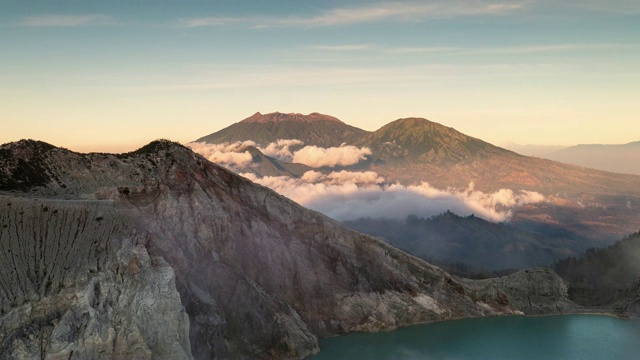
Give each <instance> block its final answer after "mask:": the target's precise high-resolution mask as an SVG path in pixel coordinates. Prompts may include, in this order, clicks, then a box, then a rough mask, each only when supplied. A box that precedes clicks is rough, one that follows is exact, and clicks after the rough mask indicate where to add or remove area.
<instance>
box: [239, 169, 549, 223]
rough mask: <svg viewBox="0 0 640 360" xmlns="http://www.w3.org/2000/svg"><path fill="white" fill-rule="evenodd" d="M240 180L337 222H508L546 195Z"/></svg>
mask: <svg viewBox="0 0 640 360" xmlns="http://www.w3.org/2000/svg"><path fill="white" fill-rule="evenodd" d="M336 174H337V175H336ZM364 174H367V175H362V176H364V177H371V176H372V175H371V174H374V175H373V176H374V177H377V174H376V173H374V172H367V173H364ZM242 175H243V176H245V177H247V178H248V179H250V180H252V181H254V182H257V183H259V184H261V185H264V186H267V187H269V188H271V189H273V190H275V191H276V192H278V193H280V194H282V195H284V196H287V197H289V198H290V199H292V200H294V201H296V202H298V203H299V204H301V205H303V206H306V207H308V208H311V209H314V210H316V211H319V212H322V213H324V214H325V215H327V216H329V217H332V218H334V219H336V220H340V221H345V220H355V219H358V218H363V217H371V218H397V219H404V218H406V217H407V216H409V215H416V216H420V217H430V216H434V215H437V214H440V213H442V212H444V211H446V210H450V211H452V212H454V213H456V214H458V215H461V216H467V215H471V214H475V215H476V216H479V217H481V218H483V219H486V220H489V221H495V222H501V221H508V220H509V219H510V218H511V216H512V214H513V209H514V208H515V207H518V206H521V205H524V204H528V203H536V202H541V201H545V198H544V196H543V195H542V194H539V193H536V192H529V191H520V192H518V193H515V192H514V191H512V190H510V189H502V190H499V191H497V192H494V193H484V192H481V191H478V190H475V189H474V188H473V184H470V185H469V187H468V188H467V189H464V190H455V189H447V190H440V189H436V188H434V187H432V186H431V185H429V184H428V183H426V182H423V183H422V184H420V185H414V186H403V185H400V184H392V185H385V184H382V183H381V182H379V181H377V180H374V181H371V182H366V183H360V184H358V178H359V176H358V175H354V173H348V174H340V173H335V172H334V173H331V174H328V175H323V174H320V173H318V172H307V173H305V174H304V175H303V177H302V178H301V179H295V178H290V177H286V176H280V177H274V176H266V177H262V178H259V177H257V176H255V175H253V174H242Z"/></svg>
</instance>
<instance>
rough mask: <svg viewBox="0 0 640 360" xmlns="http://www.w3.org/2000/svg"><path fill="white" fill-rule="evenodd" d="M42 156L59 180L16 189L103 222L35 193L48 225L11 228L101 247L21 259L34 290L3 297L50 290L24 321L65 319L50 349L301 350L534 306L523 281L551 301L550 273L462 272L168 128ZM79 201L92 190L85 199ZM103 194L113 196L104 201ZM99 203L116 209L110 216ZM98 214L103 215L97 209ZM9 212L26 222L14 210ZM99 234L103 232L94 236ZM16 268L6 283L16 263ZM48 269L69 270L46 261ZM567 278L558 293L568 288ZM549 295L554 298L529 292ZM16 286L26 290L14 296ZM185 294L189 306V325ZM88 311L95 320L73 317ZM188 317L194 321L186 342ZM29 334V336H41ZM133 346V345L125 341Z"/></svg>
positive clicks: (263, 353) (264, 353)
mask: <svg viewBox="0 0 640 360" xmlns="http://www.w3.org/2000/svg"><path fill="white" fill-rule="evenodd" d="M29 146H30V144H29V143H26V144H24V143H23V144H19V146H17V145H14V146H13V147H11V146H9V147H7V148H5V149H3V151H5V152H7V151H9V152H11V151H13V152H16V151H18V150H19V151H20V152H21V153H23V154H26V155H25V156H27V157H28V156H29ZM16 149H17V150H16ZM40 156H41V157H42V158H41V161H40V163H41V164H43V165H42V166H43V168H44V169H45V170H46V171H47V174H48V177H49V178H50V179H51V180H50V181H49V182H48V183H46V185H37V186H32V187H29V188H28V192H26V193H25V192H22V190H24V189H21V190H19V191H14V192H12V193H11V196H12V197H13V198H14V199H15V198H18V197H34V196H39V197H46V198H55V199H67V200H66V201H64V202H63V203H64V204H65V206H67V205H66V204H72V205H68V206H72V207H73V206H76V207H77V210H73V211H77V212H79V213H69V214H68V219H69V221H70V223H71V224H75V222H74V221H76V220H77V219H87V220H86V221H84V222H82V223H83V224H85V223H86V224H88V226H89V227H88V228H87V229H93V228H95V230H91V232H87V236H86V237H83V236H84V235H83V234H84V232H79V233H78V234H77V236H76V234H75V232H73V231H57V230H52V229H56V228H57V227H59V226H60V225H59V223H60V220H55V219H54V218H48V217H47V218H44V217H42V216H43V215H42V214H41V212H42V209H41V208H40V209H39V210H37V209H36V208H37V206H36V205H29V206H32V207H33V208H34V210H32V212H33V213H34V214H36V213H37V214H39V215H37V216H39V217H36V215H34V218H33V220H32V221H31V222H32V223H34V224H39V225H38V226H36V227H35V228H38V229H45V230H38V231H39V232H33V233H29V232H28V231H27V232H23V233H21V234H22V235H20V234H18V232H17V230H16V234H15V235H4V234H5V233H4V232H3V237H2V244H5V239H9V238H10V239H14V238H16V239H23V238H29V239H33V241H35V242H36V243H37V242H38V241H42V240H39V239H42V237H41V235H39V234H42V233H48V232H51V233H54V234H57V235H55V236H54V235H52V236H53V238H50V237H45V240H44V242H43V243H44V244H46V245H42V246H40V245H36V246H35V247H34V248H35V249H40V248H43V249H44V248H47V249H48V248H49V247H52V246H58V247H60V248H61V249H62V248H64V249H68V250H65V251H69V252H71V253H72V254H75V252H81V251H84V252H83V254H84V253H87V254H89V255H87V259H88V260H86V261H85V258H84V257H82V258H81V259H82V260H81V261H79V262H78V264H68V261H67V262H65V261H66V260H65V261H62V262H61V264H67V265H64V266H63V267H62V269H63V270H64V269H66V268H67V267H69V269H71V268H73V269H74V270H73V274H78V275H70V274H69V273H68V272H69V271H71V270H69V269H67V270H65V271H67V272H65V271H63V270H56V269H57V268H55V269H54V270H51V271H47V272H46V274H45V272H42V271H41V270H38V269H41V268H43V267H42V266H44V268H47V266H48V265H47V264H48V262H47V261H48V260H47V258H46V257H45V258H43V259H44V260H42V261H41V260H34V261H35V263H34V264H44V265H38V266H36V265H34V266H33V268H32V267H23V268H24V269H27V270H21V271H27V273H28V274H32V273H33V274H36V275H37V276H35V277H33V276H28V278H27V279H25V280H24V281H23V282H24V283H25V284H26V285H24V286H22V285H21V286H22V287H24V290H21V291H22V292H23V293H24V294H26V295H19V296H18V295H13V293H7V294H9V295H3V296H5V297H6V298H7V299H8V300H3V303H2V307H3V309H6V310H3V311H5V312H4V313H3V315H2V316H3V317H6V316H8V315H9V314H11V313H15V312H16V311H18V309H21V308H22V307H23V306H25V304H27V303H28V304H31V306H34V305H33V304H36V303H38V304H39V303H43V301H45V300H47V299H51V300H50V301H51V302H52V304H50V305H46V304H48V303H46V302H45V303H43V304H45V305H46V308H47V309H51V310H47V311H48V312H46V313H47V314H50V315H47V316H48V317H46V318H45V320H42V321H40V320H34V319H40V318H38V317H35V316H33V315H30V316H27V315H25V316H24V319H25V320H24V321H25V322H24V323H18V324H22V325H18V326H17V328H21V329H31V328H33V329H34V330H33V331H41V329H48V327H53V328H52V329H51V335H49V338H51V339H53V340H52V342H53V343H55V344H59V345H55V346H49V347H48V348H47V349H46V351H47V352H48V353H50V354H65V355H68V354H70V353H71V350H70V349H74V350H73V351H74V354H76V351H78V353H82V354H91V353H92V351H93V354H102V353H103V352H104V351H107V350H105V349H106V348H107V347H108V345H109V344H111V345H113V347H111V348H110V349H114V348H115V349H119V350H117V351H118V352H116V353H115V354H120V353H119V351H125V350H124V349H125V348H126V349H132V350H130V351H134V352H131V353H122V354H123V356H124V355H126V356H127V357H128V356H132V357H133V356H141V357H143V358H144V357H147V356H149V355H151V356H154V357H155V356H160V355H158V354H167V353H171V354H177V355H176V358H179V357H180V356H183V355H184V356H185V357H188V356H189V353H188V351H187V350H188V345H187V344H189V343H190V346H191V350H192V354H193V356H194V357H195V358H199V359H211V358H265V359H268V358H285V359H288V358H291V359H295V358H303V357H306V356H309V355H311V354H314V353H316V352H317V351H319V349H318V342H317V339H318V337H324V336H330V335H336V334H341V333H346V332H350V331H379V330H391V329H395V328H397V327H399V326H403V325H409V324H415V323H421V322H432V321H441V320H447V319H459V318H467V317H479V316H490V315H491V316H493V315H500V314H516V313H520V311H525V310H527V308H526V306H528V304H529V303H528V302H523V301H522V299H524V298H523V295H522V294H527V296H528V299H530V300H531V307H532V309H533V308H535V307H536V306H538V305H537V304H538V303H537V301H538V300H541V301H542V300H544V299H546V297H545V296H546V295H544V294H546V292H545V291H546V290H545V289H543V288H541V287H540V286H542V285H540V286H539V285H536V281H537V280H541V281H542V280H544V281H546V280H547V279H546V278H544V279H543V277H539V278H531V279H530V278H528V277H527V276H523V278H522V279H518V280H517V281H515V282H514V283H511V282H509V281H508V280H501V279H499V280H495V281H494V282H486V281H485V282H482V281H480V282H475V281H471V280H463V279H458V278H454V277H452V276H450V275H449V274H447V273H446V272H444V271H442V270H441V269H440V268H437V267H435V266H432V265H430V264H428V263H426V262H424V261H422V260H419V259H417V258H415V257H413V256H410V255H408V254H406V253H403V252H401V251H399V250H397V249H395V248H393V247H391V246H389V245H387V244H385V243H383V242H381V241H379V240H377V239H374V238H372V237H369V236H365V235H363V234H359V233H356V232H354V231H350V230H347V229H345V228H343V227H342V226H340V225H339V224H338V223H336V222H335V221H333V220H331V219H329V218H327V217H325V216H323V215H321V214H319V213H317V212H314V211H310V210H307V209H305V208H303V207H301V206H299V205H297V204H296V203H294V202H292V201H290V200H288V199H286V198H284V197H282V196H280V195H278V194H276V193H275V192H273V191H271V190H269V189H267V188H264V187H262V186H259V185H256V184H253V183H251V182H250V181H248V180H246V179H244V178H242V177H239V176H237V175H235V174H232V173H230V172H229V171H227V170H225V169H223V168H221V167H219V166H217V165H215V164H212V163H210V162H208V161H207V160H205V159H204V158H202V157H201V156H199V155H197V154H194V153H193V152H191V151H190V150H188V149H186V148H184V147H182V146H180V145H177V144H173V143H170V142H166V141H160V142H154V143H151V144H149V145H147V146H145V147H144V148H142V149H140V150H138V151H136V152H134V153H129V154H123V155H118V156H116V155H108V154H87V155H83V154H76V153H71V152H68V151H65V150H63V149H56V148H53V149H49V150H47V151H45V152H44V153H43V154H41V155H40ZM1 160H2V159H0V170H2V171H4V174H5V175H3V176H5V178H7V177H10V176H11V173H12V172H15V171H16V170H15V169H16V168H15V167H14V168H11V167H8V166H2V163H1ZM7 169H8V170H7ZM7 174H9V175H7ZM0 185H1V184H0ZM63 185H64V186H63ZM0 189H1V187H0ZM5 190H12V189H5ZM14 190H15V189H14ZM79 199H94V200H92V201H89V202H86V201H85V202H77V200H79ZM100 199H102V200H107V201H103V202H101V201H96V200H100ZM22 201H25V202H31V203H33V204H39V203H38V202H35V201H33V200H22ZM47 201H51V202H52V203H54V202H55V201H57V200H47ZM96 204H108V206H107V205H100V206H98V205H96ZM12 206H13V205H12ZM25 206H26V205H25ZM61 206H62V205H61ZM92 206H96V209H95V210H92V209H93V208H92ZM7 208H8V207H7ZM74 209H76V208H74ZM106 209H108V211H107V210H106ZM3 211H5V213H6V214H7V215H6V216H7V217H12V216H16V215H15V214H16V209H15V208H11V209H8V210H3ZM39 211H40V212H39ZM49 211H50V210H49ZM82 211H85V212H86V214H85V215H82V214H83V213H82ZM100 211H102V213H104V214H103V215H99V214H98V213H99V212H100ZM102 213H100V214H102ZM18 214H19V212H18ZM3 216H5V215H3ZM47 216H49V215H47ZM99 217H102V219H103V220H101V221H98V220H96V219H97V218H99ZM108 219H113V220H108ZM108 221H112V223H111V222H108ZM63 223H64V222H63ZM95 223H97V224H102V225H99V226H98V225H96V224H95ZM8 224H9V225H11V226H12V227H13V226H14V222H12V221H9V222H8ZM108 224H110V225H109V226H106V225H108ZM81 228H82V229H85V227H81ZM108 229H111V230H108ZM83 231H85V230H83ZM86 231H89V230H86ZM94 232H95V233H96V235H90V234H93V233H94ZM97 234H101V235H99V236H98V235H97ZM56 236H57V237H56ZM85 238H86V240H82V239H85ZM29 241H32V240H29ZM95 241H98V242H97V243H95V244H94V242H95ZM7 242H8V240H7ZM67 243H68V245H64V246H62V245H51V244H67ZM10 244H14V241H13V240H12V241H11V242H10ZM38 244H39V243H38ZM87 244H92V245H87ZM2 246H5V245H2ZM7 246H10V247H11V246H17V245H7ZM83 246H86V247H87V250H85V247H83ZM32 247H33V246H32ZM20 249H22V248H20ZM20 251H23V252H24V251H26V250H20ZM35 251H36V254H30V253H25V254H24V259H26V260H25V261H26V262H29V261H31V259H39V257H38V256H40V255H38V250H35ZM71 253H70V254H71ZM165 261H166V263H165ZM11 266H12V265H9V268H11ZM61 266H62V265H61ZM15 268H16V269H18V267H15ZM3 269H4V267H3ZM83 269H84V270H83ZM170 269H173V272H174V273H175V286H176V288H177V291H178V293H179V298H178V296H177V294H174V295H175V296H173V295H171V294H172V293H171V290H172V285H173V281H172V279H173V277H172V276H171V271H170ZM38 271H40V272H38ZM56 271H57V272H56ZM2 272H3V275H2V276H3V277H2V279H3V281H5V280H4V279H5V278H6V279H9V278H12V276H13V275H10V274H8V273H7V274H5V273H6V270H2ZM50 273H51V274H57V275H47V274H50ZM49 278H51V279H54V280H53V281H51V284H50V285H47V284H48V281H47V280H43V279H49ZM32 279H36V281H35V282H34V281H33V280H32ZM551 280H554V279H551ZM7 281H8V280H7ZM29 281H31V282H29ZM96 283H98V284H99V286H98V287H96V286H95V284H96ZM58 284H64V285H63V286H60V285H58ZM149 284H153V285H149ZM518 286H523V287H524V288H522V289H521V288H520V287H518ZM5 288H6V287H5ZM21 289H22V288H21ZM47 289H57V290H54V291H49V290H47ZM96 289H97V290H96ZM553 289H555V287H553ZM553 289H552V290H550V292H549V298H552V297H554V296H558V297H562V296H564V295H565V294H563V293H562V292H555V290H553ZM67 291H69V292H70V293H71V294H70V295H68V296H69V297H74V296H75V298H77V299H85V300H76V301H75V303H74V304H77V305H76V307H73V308H72V307H64V306H63V305H61V304H63V303H68V302H66V301H57V302H56V301H54V299H58V298H57V296H63V295H64V294H67ZM565 292H566V287H565ZM538 293H539V294H540V295H541V296H542V297H532V296H530V295H531V294H538ZM83 294H85V295H83ZM86 294H89V295H86ZM91 294H93V295H91ZM96 294H97V295H96ZM543 295H544V296H543ZM18 297H19V298H20V299H26V300H15V299H17V298H18ZM96 298H97V299H98V300H95V299H96ZM161 299H162V300H161ZM165 301H166V303H163V302H165ZM175 301H179V302H180V303H181V305H182V306H184V309H185V311H186V314H188V325H186V324H187V319H186V316H184V313H183V312H181V310H182V308H181V307H179V306H178V303H176V302H175ZM72 303H73V302H72ZM59 308H60V310H59V311H58V310H56V309H59ZM546 308H548V307H547V305H546V303H544V304H543V305H540V309H546ZM149 309H154V310H153V311H151V310H149ZM56 311H57V312H56ZM23 313H24V314H28V311H26V310H25V311H24V312H23ZM169 313H171V314H173V315H169ZM64 314H69V315H64ZM122 314H126V316H127V320H126V321H124V320H123V321H122V322H114V320H113V319H123V316H124V315H123V316H121V315H122ZM157 314H166V315H163V316H161V317H162V319H158V318H156V317H154V315H157ZM65 316H66V317H65ZM83 316H84V317H83ZM101 316H102V317H101ZM85 318H86V321H85V320H83V319H85ZM7 319H8V318H7ZM12 319H13V318H12ZM54 319H55V321H54ZM78 319H80V320H78ZM29 321H31V322H30V323H29ZM34 321H36V322H34ZM37 321H39V322H37ZM82 321H84V323H87V324H93V325H92V326H93V327H88V326H86V327H82V328H80V330H73V329H77V326H76V324H78V323H81V322H82ZM158 321H166V322H168V324H166V325H163V326H167V327H168V328H169V329H173V330H172V331H173V334H169V333H166V332H165V333H163V332H162V331H161V330H160V328H161V325H160V323H159V322H158ZM14 322H15V321H14V320H12V321H11V323H14ZM32 323H33V324H34V325H33V326H31V325H29V324H32ZM54 323H55V324H54ZM3 324H4V322H3ZM59 324H63V325H59ZM147 324H148V325H149V326H147ZM29 326H31V327H29ZM60 326H61V327H60ZM184 326H188V327H189V336H188V341H187V339H186V337H185V336H186V335H183V334H185V333H186V331H185V330H184ZM58 327H60V328H59V329H58ZM56 329H58V330H56ZM70 329H71V330H70ZM21 331H22V330H21ZM7 333H8V332H7ZM11 333H13V334H18V333H20V334H22V333H25V334H26V333H28V332H26V330H24V331H22V332H16V330H12V332H11ZM58 334H75V335H73V336H71V338H73V339H84V340H83V341H77V342H74V343H73V344H76V343H77V344H78V345H77V346H76V345H68V344H67V343H66V342H64V341H66V340H64V341H63V340H62V339H67V338H69V337H70V336H67V335H58ZM54 335H55V336H54ZM165 336H167V337H168V339H169V340H168V344H173V345H166V347H163V346H165V345H160V341H158V339H160V338H163V337H165ZM5 338H6V339H7V341H10V342H9V343H8V344H14V345H6V346H5V348H7V349H23V348H29V349H31V347H32V346H35V345H37V344H39V342H38V341H37V340H35V339H36V337H35V335H34V340H29V341H32V343H29V344H31V345H29V346H31V347H27V346H26V345H25V346H22V345H20V344H22V343H20V342H15V341H14V340H12V339H13V338H14V337H11V336H8V337H7V336H6V337H5ZM16 338H18V337H16ZM19 338H20V339H25V338H26V339H31V338H30V337H29V336H28V335H25V336H22V335H20V336H19ZM56 339H60V340H56ZM87 339H94V340H92V341H87ZM98 339H100V340H98ZM112 339H114V340H112ZM21 341H23V342H24V341H26V340H21ZM5 343H6V341H5ZM80 343H82V344H83V345H82V346H84V348H81V347H79V346H80V345H79V344H80ZM65 344H67V345H65ZM87 344H88V345H87ZM105 344H106V345H105ZM121 344H126V346H123V347H118V346H120V345H121ZM87 346H90V348H87ZM76 349H77V350H76ZM181 349H182V350H184V353H182V352H180V351H181ZM185 349H187V350H185ZM11 351H12V352H15V351H18V350H11ZM20 351H22V350H20ZM25 351H26V350H25ZM30 351H32V350H30ZM33 351H35V350H33ZM110 351H116V350H110ZM25 354H27V353H25ZM29 354H35V353H33V352H32V353H29Z"/></svg>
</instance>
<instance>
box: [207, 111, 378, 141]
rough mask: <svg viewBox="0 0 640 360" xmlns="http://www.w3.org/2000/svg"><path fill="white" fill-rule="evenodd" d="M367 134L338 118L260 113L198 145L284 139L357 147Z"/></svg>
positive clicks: (208, 137)
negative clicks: (353, 145) (347, 144)
mask: <svg viewBox="0 0 640 360" xmlns="http://www.w3.org/2000/svg"><path fill="white" fill-rule="evenodd" d="M366 134H367V131H365V130H362V129H358V128H356V127H353V126H350V125H347V124H345V123H343V122H342V121H340V120H338V119H337V118H335V117H332V116H329V115H323V114H319V113H311V114H309V115H302V114H293V113H291V114H283V113H279V112H275V113H270V114H265V115H263V114H261V113H259V112H257V113H255V114H253V115H252V116H250V117H248V118H246V119H244V120H242V121H240V122H238V123H235V124H233V125H231V126H229V127H227V128H224V129H222V130H220V131H217V132H215V133H213V134H210V135H207V136H203V137H201V138H199V139H198V140H196V142H206V143H210V144H220V143H226V142H235V141H246V140H252V141H254V142H256V143H257V144H259V145H262V146H267V145H269V144H270V143H272V142H275V141H277V140H281V139H297V140H301V141H303V142H304V144H305V145H316V146H320V147H334V146H340V145H341V144H342V143H353V142H355V141H357V140H358V139H360V138H361V137H363V136H364V135H366Z"/></svg>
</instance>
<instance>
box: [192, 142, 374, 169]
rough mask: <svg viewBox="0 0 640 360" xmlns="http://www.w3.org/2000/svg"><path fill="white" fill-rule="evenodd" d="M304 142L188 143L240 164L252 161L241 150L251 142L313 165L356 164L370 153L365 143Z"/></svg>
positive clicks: (227, 162) (270, 152)
mask: <svg viewBox="0 0 640 360" xmlns="http://www.w3.org/2000/svg"><path fill="white" fill-rule="evenodd" d="M303 145H304V143H303V142H302V141H300V140H295V139H281V140H278V141H276V142H272V143H270V144H269V145H267V146H266V147H260V146H258V145H256V143H255V142H253V141H244V142H240V141H238V142H233V143H223V144H207V143H197V142H194V143H189V144H187V146H189V147H191V149H192V150H193V151H195V152H197V153H199V154H200V155H202V156H204V157H206V158H207V159H209V160H210V161H213V162H217V163H221V164H224V165H230V166H236V167H242V166H247V165H249V164H250V163H251V155H250V154H249V153H248V152H246V151H244V152H243V151H241V150H242V148H243V147H246V146H254V147H256V148H257V149H258V150H260V151H261V152H262V153H263V154H265V155H267V156H271V157H273V158H276V159H278V160H281V161H285V162H294V163H299V164H304V165H307V166H310V167H313V168H320V167H336V166H349V165H355V164H357V163H359V162H360V161H362V160H365V159H366V157H367V155H371V150H370V149H369V148H366V147H362V148H359V147H356V146H352V145H344V144H343V145H341V146H338V147H329V148H322V147H318V146H314V145H311V146H303Z"/></svg>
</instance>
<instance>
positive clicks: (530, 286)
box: [461, 268, 579, 315]
mask: <svg viewBox="0 0 640 360" xmlns="http://www.w3.org/2000/svg"><path fill="white" fill-rule="evenodd" d="M461 281H462V282H463V283H464V284H465V285H467V287H468V289H469V295H470V296H471V297H472V298H475V299H478V300H480V301H488V302H490V301H492V300H493V301H496V302H499V303H503V304H505V305H506V304H508V305H509V306H510V307H512V308H514V309H518V310H520V311H522V312H523V313H524V314H527V315H542V314H562V313H571V312H575V311H577V310H578V309H579V306H577V305H576V304H574V303H573V302H571V301H569V299H568V293H567V291H568V288H567V284H565V282H564V280H562V278H561V277H560V276H558V274H556V273H555V272H553V270H551V269H546V268H534V269H527V270H521V271H518V272H516V273H514V274H511V275H508V276H503V277H500V278H494V279H486V280H477V281H470V280H467V279H463V280H461Z"/></svg>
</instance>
